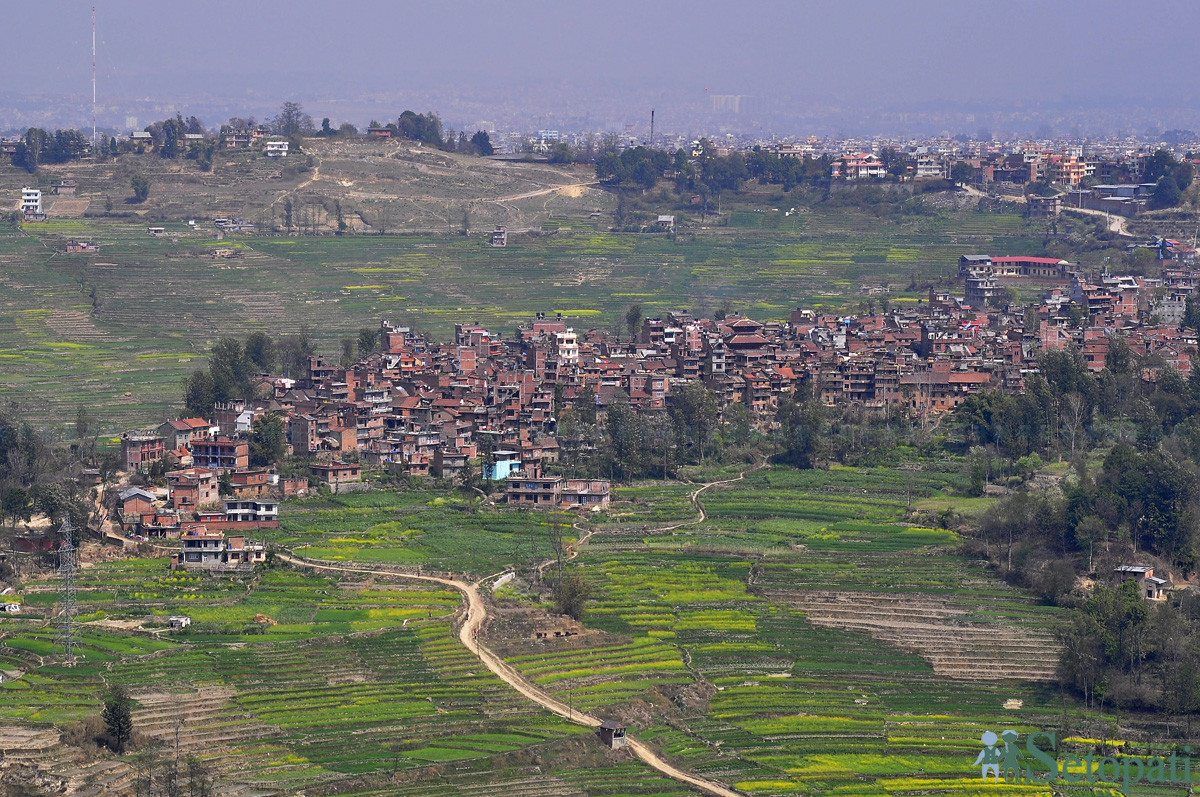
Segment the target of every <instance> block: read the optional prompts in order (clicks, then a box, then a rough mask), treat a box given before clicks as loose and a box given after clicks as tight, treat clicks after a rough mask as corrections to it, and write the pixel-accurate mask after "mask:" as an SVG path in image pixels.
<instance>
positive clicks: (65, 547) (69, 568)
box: [54, 518, 79, 665]
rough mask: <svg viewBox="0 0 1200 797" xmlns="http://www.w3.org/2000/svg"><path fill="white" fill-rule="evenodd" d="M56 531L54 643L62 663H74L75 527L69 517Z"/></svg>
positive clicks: (75, 648) (75, 610) (76, 643)
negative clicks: (60, 649) (56, 611)
mask: <svg viewBox="0 0 1200 797" xmlns="http://www.w3.org/2000/svg"><path fill="white" fill-rule="evenodd" d="M58 531H59V534H61V535H62V542H61V543H59V546H58V577H59V585H58V617H56V618H55V625H56V626H57V627H58V635H57V636H56V637H55V639H54V644H55V645H56V646H59V647H61V648H62V650H63V658H64V663H65V664H67V665H74V664H75V656H76V654H77V653H78V651H79V641H78V640H77V639H76V638H75V631H76V629H75V618H76V616H78V613H79V612H78V607H77V606H76V604H75V542H74V541H73V540H72V539H71V537H72V536H73V534H74V532H75V527H74V526H72V525H71V520H70V518H68V519H67V520H65V521H63V524H62V528H60V529H59V530H58Z"/></svg>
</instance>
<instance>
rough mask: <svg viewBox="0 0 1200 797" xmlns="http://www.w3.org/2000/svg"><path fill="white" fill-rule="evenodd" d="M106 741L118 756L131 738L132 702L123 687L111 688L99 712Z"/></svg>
mask: <svg viewBox="0 0 1200 797" xmlns="http://www.w3.org/2000/svg"><path fill="white" fill-rule="evenodd" d="M100 718H101V719H102V720H104V727H105V729H106V730H107V731H108V739H109V741H110V742H112V745H113V747H114V749H116V751H117V753H118V754H121V753H124V752H125V743H126V742H128V741H129V740H130V738H132V736H133V700H132V699H130V697H129V694H128V693H127V692H126V691H125V688H124V687H123V686H119V685H118V686H113V687H112V688H110V689H109V690H108V695H107V696H106V697H105V699H104V710H103V711H101V712H100Z"/></svg>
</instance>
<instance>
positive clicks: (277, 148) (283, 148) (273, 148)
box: [267, 141, 288, 158]
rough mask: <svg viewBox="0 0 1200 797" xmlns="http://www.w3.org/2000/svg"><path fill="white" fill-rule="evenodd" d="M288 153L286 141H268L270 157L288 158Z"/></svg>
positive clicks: (268, 154) (268, 155)
mask: <svg viewBox="0 0 1200 797" xmlns="http://www.w3.org/2000/svg"><path fill="white" fill-rule="evenodd" d="M287 153H288V143H287V142H286V141H268V142H267V157H268V158H286V157H287Z"/></svg>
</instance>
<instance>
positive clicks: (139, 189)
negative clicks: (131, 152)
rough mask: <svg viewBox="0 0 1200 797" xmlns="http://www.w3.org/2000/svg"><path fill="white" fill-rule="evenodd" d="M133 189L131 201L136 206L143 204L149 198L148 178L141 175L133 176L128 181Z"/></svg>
mask: <svg viewBox="0 0 1200 797" xmlns="http://www.w3.org/2000/svg"><path fill="white" fill-rule="evenodd" d="M129 185H130V187H131V188H132V189H133V201H134V202H135V203H137V204H141V203H142V202H145V201H146V199H147V198H148V197H149V196H150V178H149V177H146V176H145V175H143V174H135V175H134V176H133V178H132V179H130V181H129Z"/></svg>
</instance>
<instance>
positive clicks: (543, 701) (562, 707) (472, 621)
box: [276, 472, 746, 797]
mask: <svg viewBox="0 0 1200 797" xmlns="http://www.w3.org/2000/svg"><path fill="white" fill-rule="evenodd" d="M745 476H746V472H742V473H741V474H740V475H738V477H737V478H735V479H724V480H722V481H715V482H708V483H706V484H702V485H700V486H699V487H697V488H696V489H695V490H693V491H692V493H691V496H690V497H691V502H692V505H693V506H695V507H696V511H697V513H698V516H697V517H696V518H695V519H693V520H687V521H684V522H682V523H677V524H675V525H673V526H660V527H658V528H656V529H654V530H655V531H659V532H661V531H672V530H674V529H678V528H680V527H682V526H688V525H694V524H697V523H703V522H704V518H705V513H704V506H703V505H702V504H701V503H700V501H699V497H700V494H701V493H703V492H704V491H705V490H707V489H709V488H710V487H716V486H717V485H721V484H730V483H732V482H736V481H740V480H741V479H743V478H745ZM590 536H591V532H585V534H584V536H582V537H580V539H579V541H578V543H577V545H576V547H575V548H574V549H573V550H572V551H571V554H570V558H572V559H573V558H574V557H575V556H576V555H578V547H579V546H581V545H583V544H584V543H586V542H587V538H588V537H590ZM276 556H277V557H278V558H279V559H280V560H282V561H284V562H287V563H288V564H291V565H295V566H297V567H311V568H313V569H314V570H330V571H334V572H342V573H367V574H371V575H379V574H381V573H387V574H389V575H394V576H398V577H400V578H408V579H413V580H416V581H428V582H431V583H434V584H442V585H444V586H447V587H453V588H454V589H456V590H458V591H459V592H461V593H462V596H463V597H464V598H465V599H466V601H467V617H466V620H465V621H464V622H463V624H462V628H460V629H459V632H458V638H459V641H461V642H462V643H463V645H464V646H465V647H466V648H467V650H469V651H471V653H473V654H475V656H476V657H477V658H478V659H479V660H480V661H481V662H482V663H483V665H484V666H485V667H487V668H488V669H489V670H491V671H492V672H493V673H495V674H496V676H497V677H498V678H500V680H502V681H504V682H505V683H506V684H508V685H509V686H511V687H512V688H513V689H515V690H517V692H519V693H520V694H521V695H523V696H524V697H525V698H527V699H529V700H532V701H533V702H534V703H537V704H538V705H539V706H541V707H542V708H545V709H546V710H548V711H552V712H553V713H555V714H557V715H558V716H560V717H562V718H564V719H566V720H570V721H571V722H575V723H578V724H579V725H583V726H586V727H589V728H597V727H599V726H600V723H601V720H600V719H598V718H597V717H594V716H592V715H591V714H588V713H586V712H583V711H575V710H573V709H572V708H571V707H570V706H569V705H567V704H566V703H563V702H562V701H561V700H558V699H556V698H554V697H552V696H550V695H549V694H547V693H546V692H544V691H542V690H541V689H539V688H538V687H537V686H535V685H534V684H532V683H530V682H529V681H528V680H526V679H525V677H524V676H523V675H521V674H520V673H519V672H517V671H516V670H515V669H513V668H512V666H510V665H509V664H508V663H507V662H506V661H504V659H502V658H500V657H499V656H497V655H496V654H495V653H493V652H492V651H491V650H490V649H489V648H488V647H487V646H486V645H484V644H483V643H481V642H480V641H479V639H478V635H479V628H480V626H482V625H483V623H484V621H485V620H487V616H488V614H487V606H486V604H484V602H483V598H482V597H481V596H480V594H479V585H480V584H481V583H483V581H486V580H487V579H483V581H478V582H475V583H474V584H471V583H468V582H466V581H462V580H460V579H457V578H446V577H442V576H427V575H415V574H409V573H398V572H395V571H391V570H387V569H385V568H382V567H380V568H370V567H364V566H362V565H356V566H351V565H339V564H332V563H323V562H315V561H311V560H307V559H305V558H303V557H300V556H296V555H295V554H294V553H290V552H289V553H279V554H276ZM626 739H627V742H628V745H629V748H630V749H631V750H633V752H634V753H635V754H636V755H637V757H638V758H640V759H641V760H642V761H643V762H644V763H646V764H647V765H649V766H651V767H653V768H654V769H656V770H658V771H659V772H661V773H662V774H664V775H666V776H667V777H669V778H672V779H673V780H677V781H679V782H680V783H684V784H687V785H688V786H692V787H694V788H696V789H699V790H700V791H701V792H703V793H705V794H711V795H717V797H742V793H741V792H739V791H735V790H733V789H731V788H729V787H728V786H724V785H722V784H720V783H715V782H713V781H710V780H705V779H704V778H698V777H696V776H694V775H689V774H688V773H686V772H684V771H683V770H681V769H678V768H676V767H673V766H671V765H670V764H669V763H667V762H666V761H665V760H663V758H662V757H660V756H659V755H658V754H657V753H655V752H654V751H653V750H651V749H650V748H649V747H647V746H646V745H645V744H643V743H642V742H639V741H638V740H637V739H634V738H632V737H626Z"/></svg>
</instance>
